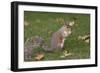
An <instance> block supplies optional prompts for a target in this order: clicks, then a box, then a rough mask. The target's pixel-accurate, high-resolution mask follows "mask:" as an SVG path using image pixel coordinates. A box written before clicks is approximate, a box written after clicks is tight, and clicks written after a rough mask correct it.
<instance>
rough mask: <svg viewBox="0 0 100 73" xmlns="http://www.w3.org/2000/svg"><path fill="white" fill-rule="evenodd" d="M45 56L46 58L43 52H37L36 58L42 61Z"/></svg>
mask: <svg viewBox="0 0 100 73" xmlns="http://www.w3.org/2000/svg"><path fill="white" fill-rule="evenodd" d="M43 58H44V54H43V53H41V54H37V55H36V57H35V60H37V61H40V60H41V59H43Z"/></svg>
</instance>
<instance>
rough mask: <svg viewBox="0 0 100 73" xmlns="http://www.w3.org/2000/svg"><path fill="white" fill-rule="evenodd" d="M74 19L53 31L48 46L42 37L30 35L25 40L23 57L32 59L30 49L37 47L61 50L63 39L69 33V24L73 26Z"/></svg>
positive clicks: (46, 49) (50, 50)
mask: <svg viewBox="0 0 100 73" xmlns="http://www.w3.org/2000/svg"><path fill="white" fill-rule="evenodd" d="M73 24H74V21H72V22H66V23H64V25H63V26H62V27H61V28H60V29H59V30H58V31H56V32H54V33H53V35H52V37H51V44H50V47H49V46H48V45H47V44H46V42H45V41H44V39H43V38H42V37H39V36H35V37H31V38H30V39H28V40H27V41H26V42H25V47H24V59H25V60H31V59H32V50H33V49H34V48H37V47H41V48H43V50H44V51H49V52H53V51H55V50H62V48H63V47H64V41H65V39H66V37H68V36H69V35H70V34H71V31H72V30H71V26H73Z"/></svg>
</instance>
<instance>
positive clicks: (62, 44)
mask: <svg viewBox="0 0 100 73" xmlns="http://www.w3.org/2000/svg"><path fill="white" fill-rule="evenodd" d="M64 40H65V39H63V40H62V43H61V45H60V46H61V48H63V46H64Z"/></svg>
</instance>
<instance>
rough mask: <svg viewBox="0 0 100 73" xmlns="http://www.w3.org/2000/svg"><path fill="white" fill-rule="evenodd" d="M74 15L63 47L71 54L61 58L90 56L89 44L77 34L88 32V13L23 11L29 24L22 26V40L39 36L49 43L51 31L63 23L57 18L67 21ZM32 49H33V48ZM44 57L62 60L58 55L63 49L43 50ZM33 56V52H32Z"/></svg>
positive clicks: (45, 58)
mask: <svg viewBox="0 0 100 73" xmlns="http://www.w3.org/2000/svg"><path fill="white" fill-rule="evenodd" d="M73 17H76V18H77V20H76V23H75V25H74V26H73V27H72V34H71V35H70V36H69V37H67V38H66V41H65V44H64V49H65V50H67V51H68V52H70V53H73V55H71V56H67V57H65V58H63V59H87V58H90V44H88V43H85V42H84V41H82V40H78V36H84V35H86V34H89V33H90V15H89V14H71V13H49V12H31V11H25V12H24V20H25V21H27V22H28V23H29V25H27V26H25V27H24V40H25V41H26V39H28V38H30V37H32V36H36V35H37V36H41V37H42V38H44V40H45V42H46V43H48V45H50V38H51V36H52V33H54V32H56V31H57V30H59V29H60V28H61V27H62V26H63V25H62V24H60V23H59V22H57V21H56V19H57V18H63V19H65V20H67V21H71V20H73ZM33 51H34V50H33ZM38 51H43V49H42V48H38V49H37V52H38ZM44 54H45V57H44V59H43V60H62V58H60V56H61V55H62V54H63V51H57V52H52V53H47V52H44ZM33 58H34V53H33Z"/></svg>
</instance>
